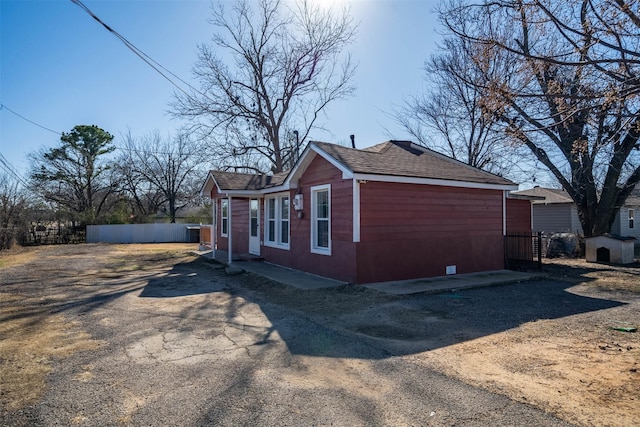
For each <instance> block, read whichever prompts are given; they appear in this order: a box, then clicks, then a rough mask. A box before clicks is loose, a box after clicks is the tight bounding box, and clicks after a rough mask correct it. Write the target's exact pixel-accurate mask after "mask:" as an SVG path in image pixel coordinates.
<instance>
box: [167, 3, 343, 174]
mask: <svg viewBox="0 0 640 427" xmlns="http://www.w3.org/2000/svg"><path fill="white" fill-rule="evenodd" d="M226 5H228V4H226ZM224 6H225V5H220V6H219V8H217V9H215V10H214V11H213V16H212V19H211V23H212V24H213V25H214V26H215V27H216V28H217V32H216V33H215V34H214V36H213V43H212V44H211V45H206V44H205V45H201V46H199V47H198V50H199V57H198V61H197V62H196V64H195V66H194V69H193V72H194V75H195V77H196V78H197V79H198V81H199V82H200V90H199V91H197V90H193V91H192V92H191V93H190V94H185V93H176V94H175V99H174V102H173V103H172V107H173V114H174V115H175V116H178V117H182V118H188V119H190V120H191V124H192V129H191V130H195V131H198V132H199V134H200V136H201V137H203V138H206V139H209V140H210V141H211V148H210V152H209V153H208V154H210V155H213V156H214V159H215V160H216V161H217V163H218V164H220V165H221V167H225V166H227V167H243V168H245V169H253V170H258V171H263V172H264V171H269V170H271V171H272V172H280V171H282V170H284V169H286V168H287V167H289V166H290V165H291V164H292V163H293V162H294V161H295V160H296V156H297V154H298V153H299V151H300V149H301V147H300V145H301V144H304V143H305V141H306V138H307V136H308V135H309V132H310V131H311V129H312V128H313V127H314V125H316V121H317V119H318V117H319V115H320V114H321V112H322V111H323V110H324V109H325V107H326V106H327V105H328V104H329V103H331V102H332V101H335V100H337V99H340V98H343V97H345V96H348V95H351V94H352V93H353V91H354V86H353V85H352V84H351V79H352V76H353V73H354V70H355V67H354V65H353V64H352V63H351V60H350V57H349V56H348V55H345V54H344V50H345V48H346V47H347V46H348V45H349V44H350V42H351V40H352V39H353V37H354V34H355V27H354V25H353V23H352V20H351V18H350V16H349V14H348V13H347V11H346V10H343V11H342V13H341V14H334V13H332V11H331V10H328V9H323V8H321V7H319V6H318V5H314V4H313V3H312V2H311V1H307V0H302V1H300V2H298V3H297V4H296V5H295V6H294V7H293V8H290V7H289V6H288V3H285V2H284V1H281V0H259V1H258V2H249V1H247V0H240V1H238V2H234V3H233V5H232V6H231V10H230V11H229V12H228V13H227V10H225V9H224ZM294 130H296V131H298V134H297V135H298V138H293V137H292V135H293V131H294Z"/></svg>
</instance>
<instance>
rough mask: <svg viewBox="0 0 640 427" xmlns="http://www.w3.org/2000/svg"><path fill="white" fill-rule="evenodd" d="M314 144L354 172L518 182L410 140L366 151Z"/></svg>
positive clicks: (389, 143) (384, 143)
mask: <svg viewBox="0 0 640 427" xmlns="http://www.w3.org/2000/svg"><path fill="white" fill-rule="evenodd" d="M312 144H315V145H316V146H317V147H318V148H320V149H321V150H323V151H324V152H326V153H327V154H329V155H330V156H331V157H333V158H335V159H336V160H337V161H338V162H340V163H342V164H343V165H344V166H345V167H347V168H348V169H350V170H351V171H353V172H354V173H363V174H373V175H391V176H406V177H412V178H432V179H445V180H451V181H461V182H474V183H482V184H496V185H515V184H514V183H513V182H512V181H509V180H508V179H505V178H502V177H499V176H497V175H494V174H492V173H489V172H485V171H483V170H480V169H477V168H474V167H471V166H469V165H467V164H465V163H462V162H459V161H457V160H455V159H452V158H450V157H447V156H445V155H442V154H439V153H436V152H435V151H432V150H429V149H427V148H424V147H420V146H417V145H415V144H413V143H412V142H410V141H387V142H383V143H382V144H378V145H374V146H373V147H369V148H365V149H363V150H357V149H354V148H347V147H343V146H340V145H335V144H328V143H326V142H313V143H312Z"/></svg>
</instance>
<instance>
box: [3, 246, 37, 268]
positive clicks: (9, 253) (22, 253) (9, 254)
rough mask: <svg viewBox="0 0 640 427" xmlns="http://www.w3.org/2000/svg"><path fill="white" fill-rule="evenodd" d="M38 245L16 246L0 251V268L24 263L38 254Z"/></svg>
mask: <svg viewBox="0 0 640 427" xmlns="http://www.w3.org/2000/svg"><path fill="white" fill-rule="evenodd" d="M41 249H42V248H40V247H28V248H22V247H16V248H13V249H9V250H3V251H0V268H2V269H5V268H9V267H14V266H16V265H22V264H26V263H28V262H29V261H31V260H33V259H34V258H36V257H37V256H38V253H39V252H40V251H41Z"/></svg>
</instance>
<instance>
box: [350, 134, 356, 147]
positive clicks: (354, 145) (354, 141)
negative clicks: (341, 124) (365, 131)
mask: <svg viewBox="0 0 640 427" xmlns="http://www.w3.org/2000/svg"><path fill="white" fill-rule="evenodd" d="M349 138H351V148H356V136H355V135H349Z"/></svg>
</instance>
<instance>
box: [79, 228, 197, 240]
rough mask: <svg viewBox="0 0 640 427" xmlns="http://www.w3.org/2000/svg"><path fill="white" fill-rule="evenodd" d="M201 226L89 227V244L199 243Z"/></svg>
mask: <svg viewBox="0 0 640 427" xmlns="http://www.w3.org/2000/svg"><path fill="white" fill-rule="evenodd" d="M199 226H200V224H110V225H87V243H180V242H183V243H198V241H199V240H200V238H199V236H195V233H194V232H193V231H194V230H195V229H199Z"/></svg>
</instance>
